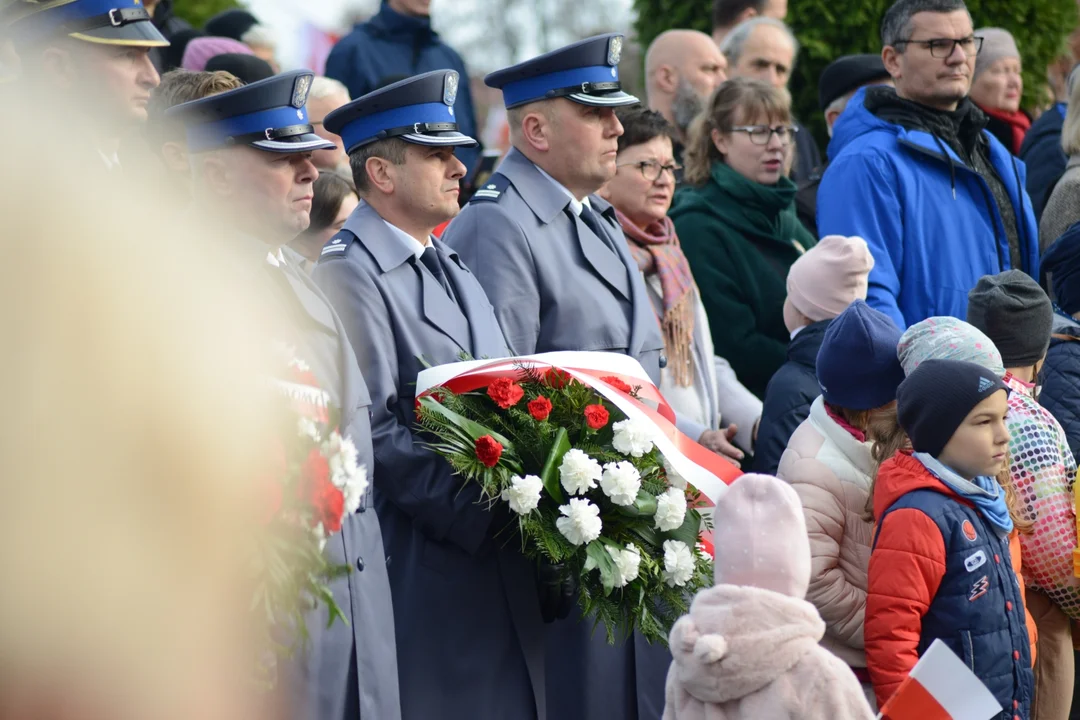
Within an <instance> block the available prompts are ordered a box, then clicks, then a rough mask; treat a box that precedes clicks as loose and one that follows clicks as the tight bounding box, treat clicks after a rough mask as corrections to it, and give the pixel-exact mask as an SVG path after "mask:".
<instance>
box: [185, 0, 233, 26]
mask: <svg viewBox="0 0 1080 720" xmlns="http://www.w3.org/2000/svg"><path fill="white" fill-rule="evenodd" d="M239 6H240V3H238V2H236V0H176V2H175V3H174V4H173V12H174V13H176V15H177V16H179V17H182V18H184V19H185V20H187V21H188V22H189V23H191V26H192V27H197V28H201V27H202V26H203V24H204V23H205V22H206V21H207V20H209V19H210V18H212V17H214V16H215V15H217V14H218V13H219V12H221V11H222V10H228V9H229V8H234V7H239Z"/></svg>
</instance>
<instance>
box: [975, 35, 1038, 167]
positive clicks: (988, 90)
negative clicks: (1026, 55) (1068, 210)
mask: <svg viewBox="0 0 1080 720" xmlns="http://www.w3.org/2000/svg"><path fill="white" fill-rule="evenodd" d="M975 39H976V40H981V49H980V50H979V51H978V54H977V55H976V57H975V74H974V75H973V76H972V79H971V93H970V97H971V101H972V102H973V103H975V104H976V105H978V106H979V109H980V110H982V111H983V112H984V113H986V115H987V116H988V122H987V124H986V129H987V130H989V131H990V132H992V133H993V134H994V137H996V138H997V139H998V140H1000V141H1001V144H1002V145H1004V146H1005V147H1006V148H1008V150H1009V152H1011V153H1012V154H1013V155H1019V154H1020V145H1022V144H1023V142H1024V136H1025V135H1026V134H1027V131H1028V130H1029V129H1030V128H1031V117H1030V116H1029V115H1028V114H1027V113H1026V112H1024V111H1023V110H1021V109H1020V96H1021V95H1023V94H1024V78H1023V77H1021V75H1020V72H1021V70H1022V68H1021V65H1020V51H1019V50H1018V49H1017V48H1016V41H1015V40H1013V36H1012V35H1011V34H1009V31H1008V30H1002V29H1001V28H982V29H981V30H976V31H975Z"/></svg>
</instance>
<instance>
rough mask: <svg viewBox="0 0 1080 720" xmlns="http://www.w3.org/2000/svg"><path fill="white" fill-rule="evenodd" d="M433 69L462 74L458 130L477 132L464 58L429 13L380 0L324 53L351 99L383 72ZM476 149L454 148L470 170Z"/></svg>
mask: <svg viewBox="0 0 1080 720" xmlns="http://www.w3.org/2000/svg"><path fill="white" fill-rule="evenodd" d="M431 70H457V72H458V75H460V76H461V78H460V82H459V83H458V94H457V102H455V103H454V113H455V115H456V117H457V124H458V130H459V131H461V132H462V133H464V134H466V135H468V136H469V137H473V138H475V137H476V113H475V111H474V110H473V103H472V93H471V92H470V90H469V73H468V71H467V70H466V69H465V62H464V61H463V60H462V59H461V56H460V55H458V54H457V52H455V51H454V49H453V48H452V47H450V46H449V45H447V44H446V43H444V42H443V41H442V39H441V38H440V37H439V34H438V33H436V32H435V31H434V30H432V29H431V18H426V17H410V16H407V15H402V14H401V13H398V12H395V11H393V10H391V9H390V6H389V4H388V3H387V0H383V3H382V7H381V8H379V12H378V13H377V14H376V15H375V17H373V18H371V19H370V20H368V21H367V22H365V23H360V24H358V25H357V26H356V27H354V28H353V31H352V32H351V33H349V34H348V35H346V36H345V37H343V38H342V39H341V41H340V42H338V44H337V45H335V46H334V48H333V49H332V50H331V51H330V57H328V58H327V59H326V75H327V77H332V78H334V79H335V80H339V81H341V82H342V83H344V84H345V86H346V87H347V88H349V95H351V96H352V98H353V99H354V100H355V99H356V98H358V97H360V96H361V95H367V94H368V93H369V92H371V91H372V90H376V89H378V88H379V87H380V85H381V84H382V83H383V81H385V80H386V78H389V77H393V76H395V75H396V76H401V78H405V77H411V76H413V75H419V74H420V73H425V72H429V71H431ZM399 79H400V78H399ZM480 152H481V150H480V148H456V149H455V150H454V154H456V155H457V156H458V158H459V159H460V160H461V162H463V163H464V164H465V167H466V168H468V170H469V172H470V174H471V173H472V171H473V169H474V168H475V167H476V163H477V161H478V160H479V158H480Z"/></svg>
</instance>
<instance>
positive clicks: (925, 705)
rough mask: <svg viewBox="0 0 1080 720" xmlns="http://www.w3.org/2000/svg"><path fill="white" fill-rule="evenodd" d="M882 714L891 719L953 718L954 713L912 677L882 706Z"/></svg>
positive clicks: (932, 719) (940, 719)
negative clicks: (951, 713) (949, 711)
mask: <svg viewBox="0 0 1080 720" xmlns="http://www.w3.org/2000/svg"><path fill="white" fill-rule="evenodd" d="M881 715H882V717H885V718H889V720H952V715H950V714H949V713H948V711H947V710H946V709H945V708H944V707H942V706H941V703H939V702H938V701H937V699H936V698H934V696H933V695H931V694H930V692H929V691H928V690H927V689H926V688H925V687H923V686H922V684H920V683H919V681H918V680H915V679H913V678H911V677H908V678H907V679H906V680H904V682H903V683H901V684H900V688H899V689H898V690H897V691H896V692H895V693H893V696H892V697H891V698H889V701H888V702H887V703H885V705H884V707H882V708H881Z"/></svg>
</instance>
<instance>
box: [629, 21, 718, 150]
mask: <svg viewBox="0 0 1080 720" xmlns="http://www.w3.org/2000/svg"><path fill="white" fill-rule="evenodd" d="M645 76H646V79H645V92H646V96H647V98H646V99H647V102H648V104H649V108H650V109H652V110H655V111H656V112H658V113H660V114H661V115H663V116H664V119H666V120H667V121H668V122H669V123H671V124H672V126H674V127H675V129H676V131H677V132H678V134H679V137H678V140H679V143H678V144H677V146H676V148H675V157H676V158H681V156H682V144H683V143H685V142H686V130H687V128H689V127H690V122H691V121H692V120H693V119H694V118H695V117H696V116H697V115H698V113H700V112H701V110H702V109H703V108H704V107H705V103H706V102H707V101H708V99H709V96H710V95H712V93H713V91H714V90H716V88H717V87H719V86H720V83H722V82H724V81H725V80H727V60H726V59H725V58H724V55H723V53H721V52H720V48H718V47H717V46H716V43H715V42H713V39H712V38H711V37H709V36H708V35H706V34H705V33H703V32H698V31H697V30H668V31H666V32H663V33H661V34H660V35H658V36H657V38H656V39H655V40H653V41H652V44H651V45H649V49H648V51H647V52H646V53H645Z"/></svg>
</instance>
